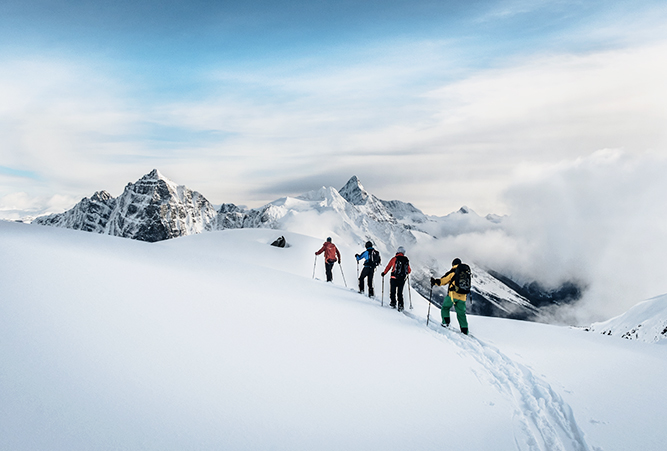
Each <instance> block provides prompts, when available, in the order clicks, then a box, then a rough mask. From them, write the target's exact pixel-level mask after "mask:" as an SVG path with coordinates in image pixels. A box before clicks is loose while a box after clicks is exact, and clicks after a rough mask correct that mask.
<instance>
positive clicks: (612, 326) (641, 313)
mask: <svg viewBox="0 0 667 451" xmlns="http://www.w3.org/2000/svg"><path fill="white" fill-rule="evenodd" d="M587 330H590V331H592V332H597V333H601V334H604V335H612V336H615V337H621V338H626V339H629V340H639V341H643V342H646V343H661V344H667V340H666V339H667V295H662V296H657V297H655V298H652V299H649V300H647V301H644V302H640V303H639V304H637V305H635V306H634V307H632V308H631V309H630V310H628V311H627V312H625V313H624V314H622V315H619V316H617V317H615V318H612V319H610V320H607V321H603V322H599V323H593V324H592V325H591V326H590V327H589V328H587Z"/></svg>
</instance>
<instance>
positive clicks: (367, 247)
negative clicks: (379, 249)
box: [366, 241, 373, 249]
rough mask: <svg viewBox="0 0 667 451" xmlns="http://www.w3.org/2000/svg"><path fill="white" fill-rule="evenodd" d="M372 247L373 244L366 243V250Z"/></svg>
mask: <svg viewBox="0 0 667 451" xmlns="http://www.w3.org/2000/svg"><path fill="white" fill-rule="evenodd" d="M372 247H373V243H371V242H370V241H366V249H370V248H372Z"/></svg>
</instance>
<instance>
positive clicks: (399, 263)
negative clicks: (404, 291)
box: [393, 255, 410, 277]
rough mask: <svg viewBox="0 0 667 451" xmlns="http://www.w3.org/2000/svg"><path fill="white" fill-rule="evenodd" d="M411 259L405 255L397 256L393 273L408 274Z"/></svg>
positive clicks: (399, 275)
mask: <svg viewBox="0 0 667 451" xmlns="http://www.w3.org/2000/svg"><path fill="white" fill-rule="evenodd" d="M409 267H410V260H408V257H406V256H405V255H397V256H396V266H394V271H393V275H394V276H396V277H405V276H407V275H408V268H409Z"/></svg>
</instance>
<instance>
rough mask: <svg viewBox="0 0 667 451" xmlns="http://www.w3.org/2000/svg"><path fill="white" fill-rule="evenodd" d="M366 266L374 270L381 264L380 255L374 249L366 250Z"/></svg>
mask: <svg viewBox="0 0 667 451" xmlns="http://www.w3.org/2000/svg"><path fill="white" fill-rule="evenodd" d="M367 262H368V266H370V267H371V268H375V267H376V266H378V265H379V264H380V263H382V259H381V258H380V253H379V252H378V251H376V250H375V249H368V260H367Z"/></svg>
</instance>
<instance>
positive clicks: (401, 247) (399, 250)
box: [396, 246, 405, 254]
mask: <svg viewBox="0 0 667 451" xmlns="http://www.w3.org/2000/svg"><path fill="white" fill-rule="evenodd" d="M396 253H397V254H405V248H404V247H403V246H398V249H396Z"/></svg>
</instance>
